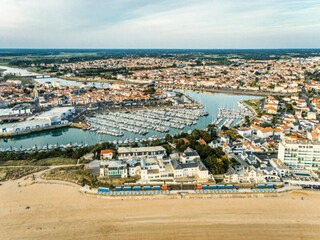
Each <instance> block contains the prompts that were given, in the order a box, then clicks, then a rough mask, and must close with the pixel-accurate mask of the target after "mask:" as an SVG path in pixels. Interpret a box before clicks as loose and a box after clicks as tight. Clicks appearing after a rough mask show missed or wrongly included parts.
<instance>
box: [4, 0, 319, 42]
mask: <svg viewBox="0 0 320 240" xmlns="http://www.w3.org/2000/svg"><path fill="white" fill-rule="evenodd" d="M0 6H1V7H0V47H97V48H272V47H274V48H276V47H320V46H319V39H320V15H319V14H317V13H319V12H320V4H319V3H318V1H317V0H314V1H312V0H306V1H296V0H284V1H277V0H241V1H238V0H224V1H220V0H200V1H196V0H194V1H191V0H187V1H183V0H176V1H169V0H162V1H147V0H139V1H136V0H118V1H116V0H109V1H103V0H92V1H86V0H0Z"/></svg>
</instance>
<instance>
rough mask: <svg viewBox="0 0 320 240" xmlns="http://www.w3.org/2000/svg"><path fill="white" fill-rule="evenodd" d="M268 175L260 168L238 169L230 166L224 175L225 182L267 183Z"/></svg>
mask: <svg viewBox="0 0 320 240" xmlns="http://www.w3.org/2000/svg"><path fill="white" fill-rule="evenodd" d="M266 179H267V176H266V175H265V174H264V173H263V172H262V171H261V170H258V169H254V168H242V169H239V170H238V171H237V170H235V169H234V168H232V167H230V168H229V169H228V171H227V172H226V173H225V174H224V175H223V180H224V182H225V183H265V182H266Z"/></svg>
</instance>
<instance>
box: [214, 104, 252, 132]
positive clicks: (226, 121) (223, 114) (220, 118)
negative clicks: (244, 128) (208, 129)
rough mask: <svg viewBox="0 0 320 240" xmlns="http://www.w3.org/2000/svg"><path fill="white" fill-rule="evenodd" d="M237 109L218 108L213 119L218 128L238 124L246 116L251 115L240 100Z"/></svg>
mask: <svg viewBox="0 0 320 240" xmlns="http://www.w3.org/2000/svg"><path fill="white" fill-rule="evenodd" d="M238 106H239V109H229V108H224V107H222V108H219V109H218V114H217V118H216V120H215V121H213V124H215V125H216V126H217V127H218V128H221V127H223V126H225V127H228V128H230V127H235V126H237V125H239V124H240V123H241V122H242V121H243V120H244V119H245V117H246V116H249V117H252V116H253V113H252V112H251V111H250V110H248V109H247V108H246V107H245V106H244V105H243V104H242V103H241V102H239V103H238Z"/></svg>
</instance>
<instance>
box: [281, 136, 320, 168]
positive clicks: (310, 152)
mask: <svg viewBox="0 0 320 240" xmlns="http://www.w3.org/2000/svg"><path fill="white" fill-rule="evenodd" d="M278 158H279V159H280V160H281V161H282V162H283V163H284V164H285V165H287V166H288V167H290V168H291V169H310V170H320V142H319V141H310V140H296V141H290V140H284V141H282V142H281V143H280V144H279V150H278Z"/></svg>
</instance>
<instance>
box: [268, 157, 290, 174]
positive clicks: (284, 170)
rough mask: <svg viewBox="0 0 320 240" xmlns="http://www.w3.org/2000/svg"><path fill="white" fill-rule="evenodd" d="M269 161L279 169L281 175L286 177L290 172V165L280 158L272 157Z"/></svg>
mask: <svg viewBox="0 0 320 240" xmlns="http://www.w3.org/2000/svg"><path fill="white" fill-rule="evenodd" d="M269 163H270V165H271V166H272V167H273V168H274V169H275V170H276V171H277V173H278V175H279V176H281V177H284V176H286V175H288V174H289V167H288V166H286V165H285V164H284V163H283V162H282V161H281V160H280V159H278V158H272V159H271V160H270V161H269Z"/></svg>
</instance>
